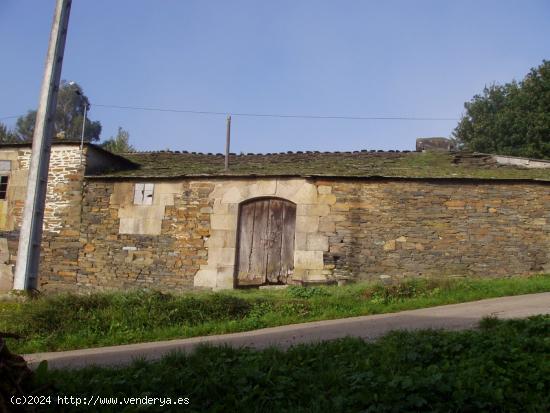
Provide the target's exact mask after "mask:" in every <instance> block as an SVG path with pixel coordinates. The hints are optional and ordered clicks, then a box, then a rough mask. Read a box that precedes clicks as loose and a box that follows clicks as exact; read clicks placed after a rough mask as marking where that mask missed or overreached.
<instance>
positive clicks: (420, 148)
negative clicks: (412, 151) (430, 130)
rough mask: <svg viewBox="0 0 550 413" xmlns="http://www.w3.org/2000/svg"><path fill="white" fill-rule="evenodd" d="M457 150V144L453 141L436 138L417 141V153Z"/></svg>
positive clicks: (418, 139)
mask: <svg viewBox="0 0 550 413" xmlns="http://www.w3.org/2000/svg"><path fill="white" fill-rule="evenodd" d="M455 149H456V145H455V142H454V141H453V140H452V139H448V138H442V137H434V138H417V139H416V151H417V152H428V151H435V152H451V151H454V150H455Z"/></svg>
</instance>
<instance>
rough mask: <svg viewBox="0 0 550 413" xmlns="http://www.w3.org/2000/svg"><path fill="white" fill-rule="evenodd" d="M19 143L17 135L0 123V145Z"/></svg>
mask: <svg viewBox="0 0 550 413" xmlns="http://www.w3.org/2000/svg"><path fill="white" fill-rule="evenodd" d="M13 142H20V139H19V137H18V136H17V134H16V133H15V132H14V131H12V130H10V129H9V128H8V127H7V126H6V125H4V124H3V123H2V122H0V143H13Z"/></svg>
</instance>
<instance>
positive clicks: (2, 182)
mask: <svg viewBox="0 0 550 413" xmlns="http://www.w3.org/2000/svg"><path fill="white" fill-rule="evenodd" d="M7 194H8V177H7V176H0V199H6V196H7Z"/></svg>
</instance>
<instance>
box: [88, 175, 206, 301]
mask: <svg viewBox="0 0 550 413" xmlns="http://www.w3.org/2000/svg"><path fill="white" fill-rule="evenodd" d="M212 189H213V185H212V184H211V183H208V182H200V181H195V182H182V183H175V184H169V183H159V184H157V185H156V186H155V191H158V192H157V193H156V195H158V196H157V197H156V198H154V200H153V203H154V205H151V206H140V207H141V208H142V209H143V208H150V209H152V210H156V209H158V208H159V205H161V204H163V206H162V208H163V209H164V213H163V214H162V218H161V219H160V223H161V225H160V233H158V234H150V233H148V231H144V234H136V233H133V234H127V233H122V232H123V231H122V232H121V229H122V230H124V228H123V227H121V226H120V220H121V218H120V216H121V213H120V211H121V209H126V210H128V208H130V209H131V208H132V207H134V205H130V204H129V203H130V202H131V200H132V199H133V198H132V196H133V186H132V184H128V183H113V182H99V181H92V182H88V183H87V185H86V186H85V190H84V199H83V214H82V225H81V233H80V240H81V241H82V242H83V243H84V246H83V248H82V250H81V251H80V254H79V267H80V271H79V272H78V275H77V288H82V289H115V288H119V289H120V288H136V287H138V288H140V287H141V288H155V289H161V290H170V291H174V290H184V289H188V288H190V287H192V286H193V277H194V276H195V274H196V273H197V271H198V270H199V267H200V266H201V265H204V264H206V262H207V250H206V248H205V241H206V239H207V238H208V236H209V234H210V220H209V213H208V211H209V210H210V208H212V202H210V201H209V199H208V195H209V194H210V192H211V191H212ZM161 194H164V196H160V195H161ZM168 194H171V196H168ZM167 200H169V202H167ZM136 207H137V206H136ZM145 214H147V212H145Z"/></svg>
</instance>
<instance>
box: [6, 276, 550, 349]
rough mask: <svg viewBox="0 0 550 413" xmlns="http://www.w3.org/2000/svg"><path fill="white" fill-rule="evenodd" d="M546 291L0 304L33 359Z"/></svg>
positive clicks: (498, 283)
mask: <svg viewBox="0 0 550 413" xmlns="http://www.w3.org/2000/svg"><path fill="white" fill-rule="evenodd" d="M543 291H550V275H539V276H532V277H518V278H507V279H454V280H451V279H411V280H407V281H403V282H401V283H398V284H391V285H381V284H364V283H363V284H355V285H350V286H345V287H308V288H305V287H289V288H287V289H286V290H271V291H266V290H246V291H230V292H224V293H204V292H203V293H188V294H180V295H169V294H163V293H160V292H154V291H149V292H147V291H134V292H113V293H97V294H91V295H56V296H45V297H40V298H38V299H34V300H29V301H25V302H0V331H9V332H14V333H19V334H21V335H22V336H23V337H24V338H23V339H21V340H13V339H8V340H7V342H8V346H9V348H10V349H11V350H13V351H15V352H18V353H33V352H40V351H58V350H68V349H77V348H87V347H99V346H108V345H117V344H128V343H136V342H143V341H156V340H166V339H173V338H183V337H193V336H200V335H210V334H222V333H230V332H238V331H247V330H254V329H258V328H263V327H271V326H279V325H285V324H292V323H301V322H307V321H315V320H325V319H335V318H343V317H351V316H359V315H368V314H380V313H389V312H396V311H401V310H407V309H415V308H423V307H431V306H436V305H443V304H453V303H460V302H467V301H473V300H478V299H483V298H490V297H500V296H508V295H517V294H527V293H536V292H543Z"/></svg>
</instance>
